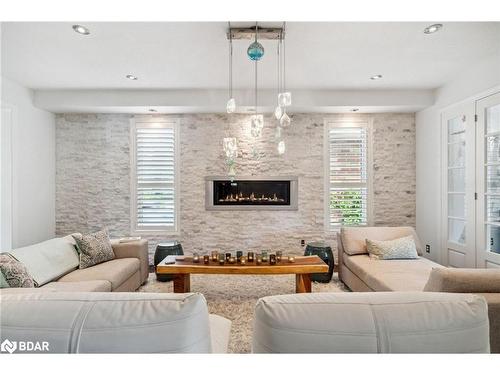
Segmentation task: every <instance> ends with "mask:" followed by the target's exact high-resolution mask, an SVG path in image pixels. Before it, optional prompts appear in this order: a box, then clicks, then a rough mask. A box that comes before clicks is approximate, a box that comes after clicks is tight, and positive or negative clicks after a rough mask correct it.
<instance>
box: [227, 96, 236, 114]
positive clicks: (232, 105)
mask: <svg viewBox="0 0 500 375" xmlns="http://www.w3.org/2000/svg"><path fill="white" fill-rule="evenodd" d="M235 110H236V100H234V98H231V99H229V100H228V101H227V104H226V111H227V113H233V112H234V111H235Z"/></svg>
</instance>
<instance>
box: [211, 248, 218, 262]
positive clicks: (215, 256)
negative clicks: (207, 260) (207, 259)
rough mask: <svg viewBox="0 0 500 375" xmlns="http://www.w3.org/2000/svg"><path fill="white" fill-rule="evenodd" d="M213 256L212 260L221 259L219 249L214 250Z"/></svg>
mask: <svg viewBox="0 0 500 375" xmlns="http://www.w3.org/2000/svg"><path fill="white" fill-rule="evenodd" d="M211 256H212V262H217V261H218V260H219V252H218V251H212V253H211Z"/></svg>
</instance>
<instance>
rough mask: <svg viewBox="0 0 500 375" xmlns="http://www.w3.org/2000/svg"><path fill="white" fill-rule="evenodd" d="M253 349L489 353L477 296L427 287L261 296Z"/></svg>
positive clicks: (484, 314)
mask: <svg viewBox="0 0 500 375" xmlns="http://www.w3.org/2000/svg"><path fill="white" fill-rule="evenodd" d="M252 350H253V352H254V353H489V352H490V345H489V323H488V308H487V304H486V301H485V299H484V298H483V297H482V296H478V295H474V294H455V293H430V292H379V293H373V292H372V293H370V292H369V293H313V294H291V295H282V296H270V297H264V298H262V299H260V300H259V302H258V303H257V307H256V310H255V320H254V333H253V349H252Z"/></svg>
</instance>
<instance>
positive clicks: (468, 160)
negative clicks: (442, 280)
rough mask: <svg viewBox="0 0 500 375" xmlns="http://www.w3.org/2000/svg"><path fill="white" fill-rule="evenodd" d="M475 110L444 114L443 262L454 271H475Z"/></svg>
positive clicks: (463, 108) (460, 109)
mask: <svg viewBox="0 0 500 375" xmlns="http://www.w3.org/2000/svg"><path fill="white" fill-rule="evenodd" d="M473 110H474V107H473V105H464V106H459V107H456V108H453V109H451V110H448V111H446V112H444V113H443V114H442V126H443V140H444V143H445V145H444V148H443V149H444V150H446V152H445V155H443V160H444V165H443V170H444V173H443V175H444V181H443V185H444V192H443V193H444V196H443V211H444V213H445V214H444V215H443V216H444V222H443V228H445V231H444V233H445V235H446V238H445V244H444V248H445V249H446V253H445V259H443V262H444V263H445V264H447V265H448V266H450V267H475V250H474V183H473V181H474V121H473V118H474V116H473ZM471 174H472V175H471ZM471 177H472V179H471ZM471 182H472V183H471Z"/></svg>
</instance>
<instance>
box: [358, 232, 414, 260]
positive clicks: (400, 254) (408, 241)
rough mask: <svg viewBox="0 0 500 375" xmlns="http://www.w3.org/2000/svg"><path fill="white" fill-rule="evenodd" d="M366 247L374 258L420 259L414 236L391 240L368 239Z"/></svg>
mask: <svg viewBox="0 0 500 375" xmlns="http://www.w3.org/2000/svg"><path fill="white" fill-rule="evenodd" d="M366 249H367V250H368V253H369V254H370V258H373V259H418V254H417V247H416V245H415V240H414V239H413V236H407V237H402V238H397V239H395V240H390V241H377V240H369V239H366Z"/></svg>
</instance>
